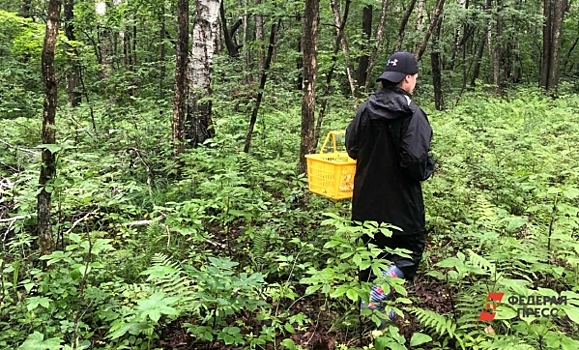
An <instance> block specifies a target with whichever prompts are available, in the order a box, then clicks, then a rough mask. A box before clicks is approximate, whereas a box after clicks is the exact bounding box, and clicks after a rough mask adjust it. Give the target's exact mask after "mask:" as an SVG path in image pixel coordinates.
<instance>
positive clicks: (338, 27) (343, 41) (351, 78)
mask: <svg viewBox="0 0 579 350" xmlns="http://www.w3.org/2000/svg"><path fill="white" fill-rule="evenodd" d="M330 6H331V7H332V12H333V13H334V24H335V25H336V36H337V37H338V38H339V39H340V43H341V45H342V51H344V55H345V61H346V75H347V76H348V83H349V84H350V92H351V93H352V97H355V96H356V83H355V81H354V75H353V72H354V69H353V68H352V65H351V63H350V58H349V56H350V49H349V48H348V40H347V39H346V34H345V33H344V26H343V25H342V19H341V18H340V9H339V8H338V1H337V0H330ZM349 8H350V0H346V9H345V10H344V16H347V13H348V9H349Z"/></svg>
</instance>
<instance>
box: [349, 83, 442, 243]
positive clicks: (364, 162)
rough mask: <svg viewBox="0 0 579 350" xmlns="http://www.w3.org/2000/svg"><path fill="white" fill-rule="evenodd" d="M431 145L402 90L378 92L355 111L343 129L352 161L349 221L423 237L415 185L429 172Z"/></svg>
mask: <svg viewBox="0 0 579 350" xmlns="http://www.w3.org/2000/svg"><path fill="white" fill-rule="evenodd" d="M431 139H432V128H431V127H430V124H429V122H428V119H427V117H426V114H425V113H424V111H423V110H422V109H420V108H419V107H418V106H417V105H416V104H414V103H413V102H411V100H410V96H409V95H408V93H406V92H405V91H404V90H402V89H399V88H382V89H380V90H378V91H377V92H376V93H374V94H373V95H371V96H370V98H369V99H368V100H367V101H366V102H365V103H364V104H362V105H361V106H360V108H359V109H358V112H357V113H356V116H355V118H354V120H353V121H352V122H351V123H350V125H349V126H348V128H347V129H346V149H347V151H348V154H349V155H350V157H351V158H352V159H355V160H356V176H355V178H354V195H353V198H352V220H354V221H377V222H381V223H389V224H392V225H395V226H397V227H399V228H401V229H402V231H403V233H405V234H422V233H425V218H424V202H423V198H422V188H421V185H420V182H421V181H424V180H426V179H427V178H428V177H430V175H431V174H432V172H433V170H434V160H433V159H432V158H431V157H430V156H429V151H430V141H431ZM400 234H402V232H399V231H393V235H400Z"/></svg>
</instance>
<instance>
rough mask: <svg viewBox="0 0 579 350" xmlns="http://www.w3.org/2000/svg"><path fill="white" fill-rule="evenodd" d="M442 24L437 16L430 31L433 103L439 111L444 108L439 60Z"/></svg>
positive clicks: (440, 18)
mask: <svg viewBox="0 0 579 350" xmlns="http://www.w3.org/2000/svg"><path fill="white" fill-rule="evenodd" d="M441 25H442V16H441V17H439V18H438V21H437V23H436V25H435V26H434V28H433V31H432V48H431V51H430V64H431V66H432V84H433V86H434V105H435V108H436V109H437V110H439V111H442V110H443V109H444V96H443V94H442V73H441V70H440V69H441V62H440V47H439V38H440V27H441Z"/></svg>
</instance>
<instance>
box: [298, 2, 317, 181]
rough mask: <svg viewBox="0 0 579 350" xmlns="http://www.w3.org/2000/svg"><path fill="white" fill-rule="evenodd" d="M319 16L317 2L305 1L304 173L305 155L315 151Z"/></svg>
mask: <svg viewBox="0 0 579 350" xmlns="http://www.w3.org/2000/svg"><path fill="white" fill-rule="evenodd" d="M319 16H320V3H319V0H306V6H305V9H304V21H303V27H302V50H303V53H304V54H303V59H304V64H303V66H304V72H303V95H302V128H301V142H300V161H299V171H300V172H306V157H305V156H306V154H310V153H313V152H314V151H315V147H316V145H315V140H314V112H315V100H316V67H317V57H316V55H317V42H318V21H319Z"/></svg>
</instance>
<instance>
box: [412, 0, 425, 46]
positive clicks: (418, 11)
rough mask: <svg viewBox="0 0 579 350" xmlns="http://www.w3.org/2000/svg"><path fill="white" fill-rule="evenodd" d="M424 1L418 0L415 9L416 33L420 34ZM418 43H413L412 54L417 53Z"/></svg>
mask: <svg viewBox="0 0 579 350" xmlns="http://www.w3.org/2000/svg"><path fill="white" fill-rule="evenodd" d="M425 2H426V0H418V8H417V9H416V17H417V19H416V33H422V28H423V27H424V3H425ZM419 44H420V43H419V42H418V41H415V42H414V47H413V49H412V52H418V49H419V47H420V46H419Z"/></svg>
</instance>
